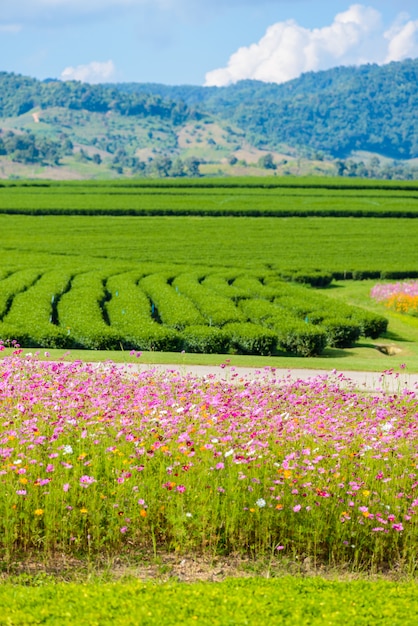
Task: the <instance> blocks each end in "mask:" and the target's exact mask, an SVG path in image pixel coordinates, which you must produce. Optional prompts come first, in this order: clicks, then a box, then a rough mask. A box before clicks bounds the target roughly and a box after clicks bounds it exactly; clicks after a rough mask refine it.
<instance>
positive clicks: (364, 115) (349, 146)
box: [0, 59, 418, 177]
mask: <svg viewBox="0 0 418 626" xmlns="http://www.w3.org/2000/svg"><path fill="white" fill-rule="evenodd" d="M417 110H418V60H417V59H415V60H407V61H403V62H398V63H390V64H388V65H384V66H378V65H364V66H361V67H340V68H334V69H331V70H327V71H322V72H310V73H307V74H303V75H302V76H301V77H299V78H297V79H295V80H292V81H289V82H287V83H284V84H281V85H277V84H269V83H262V82H259V81H252V80H247V81H241V82H239V83H237V84H235V85H231V86H229V87H198V86H187V85H183V86H174V87H173V86H167V85H159V84H138V83H122V84H103V85H89V84H86V83H80V82H74V81H70V82H62V81H59V80H55V79H48V80H45V81H39V80H36V79H33V78H28V77H23V76H17V75H14V74H9V73H5V72H3V73H0V159H3V160H4V159H9V160H10V159H11V160H12V161H13V162H19V163H23V164H28V163H31V164H34V163H38V164H41V165H42V166H52V167H59V166H62V165H63V163H64V164H65V163H69V162H70V161H71V159H76V160H77V162H78V163H79V164H80V163H85V164H86V163H90V165H91V166H92V167H93V166H95V167H96V168H97V167H100V168H101V169H103V167H104V165H106V167H108V168H109V167H110V168H111V169H113V171H114V173H117V174H122V173H128V172H127V168H128V169H129V173H132V174H141V173H142V174H153V175H157V176H161V175H162V176H167V175H184V174H186V173H188V174H190V173H192V172H194V173H197V172H198V167H197V165H196V164H199V163H201V164H202V163H207V164H211V163H212V164H218V165H220V164H222V163H223V164H225V163H227V164H229V165H231V166H233V165H234V164H235V163H237V162H238V163H241V164H242V166H247V165H248V163H247V162H246V160H245V159H246V158H247V160H248V158H250V157H251V158H252V162H253V163H255V162H256V161H257V159H258V160H259V161H260V163H259V166H261V167H271V168H273V169H274V168H276V167H277V165H280V164H281V165H282V166H283V169H282V171H281V172H280V173H293V172H291V171H288V170H289V164H288V158H287V157H286V155H291V157H292V158H295V159H299V160H300V159H301V158H305V159H311V160H314V159H317V160H318V159H319V160H320V161H321V162H324V161H326V162H327V163H328V164H330V165H329V167H331V166H332V167H334V169H335V171H336V173H346V174H347V173H348V175H372V174H370V170H367V169H364V167H360V168H359V167H358V163H357V164H356V163H355V162H351V161H349V164H348V165H347V160H349V159H351V157H352V156H353V154H356V153H359V152H367V153H372V154H374V155H376V156H375V157H374V158H375V159H377V160H379V159H383V161H385V162H386V160H388V159H389V160H392V161H393V160H397V161H399V162H401V163H406V162H407V161H408V160H411V159H415V158H418V118H417V113H416V112H417ZM270 152H271V153H272V155H273V156H272V157H271V155H269V153H270ZM248 155H249V156H248ZM283 156H284V157H286V158H283ZM265 157H268V158H267V159H266V158H265ZM350 163H351V165H350ZM363 165H364V164H363ZM392 166H393V167H395V166H396V167H398V165H396V164H395V165H394V164H393V163H392V165H391V167H392ZM79 167H82V166H81V165H79ZM402 167H403V165H402ZM408 167H409V166H408ZM286 168H287V169H286ZM317 169H318V168H317ZM319 169H320V168H319ZM398 169H399V167H398ZM3 170H4V168H3ZM86 171H87V170H86ZM214 171H216V170H214ZM402 171H403V170H402ZM8 172H9V170H8V169H7V167H6V169H5V170H4V172H3V173H4V176H6V175H7V173H8ZM368 172H369V173H368ZM96 173H97V172H96V171H94V172H93V170H92V171H91V175H95V174H96ZM86 175H89V174H88V172H87V174H86ZM384 175H385V176H386V177H390V176H391V174H390V173H387V172H386V174H384Z"/></svg>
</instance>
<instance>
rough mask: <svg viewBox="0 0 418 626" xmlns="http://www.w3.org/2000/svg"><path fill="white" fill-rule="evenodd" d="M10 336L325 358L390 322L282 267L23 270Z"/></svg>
mask: <svg viewBox="0 0 418 626" xmlns="http://www.w3.org/2000/svg"><path fill="white" fill-rule="evenodd" d="M0 278H1V280H0V337H1V338H2V339H3V340H12V339H16V340H17V341H18V342H19V343H20V344H21V345H22V346H31V347H36V346H40V347H81V348H90V349H121V348H123V349H139V350H165V351H176V350H185V351H187V352H207V353H228V352H238V353H244V354H261V355H265V354H272V353H275V352H276V351H278V350H279V351H284V352H287V353H291V354H297V355H301V356H311V355H315V354H320V353H321V352H322V351H323V350H324V348H325V347H326V346H334V347H340V348H345V347H349V346H351V345H353V343H354V342H355V341H356V340H357V339H358V338H359V337H360V335H364V336H367V337H372V338H376V337H378V336H379V335H381V334H382V333H384V332H385V331H386V329H387V320H386V319H385V318H384V317H382V316H379V315H375V314H372V313H369V312H367V311H365V310H363V309H360V308H358V307H353V306H348V305H344V304H341V303H339V302H337V301H336V300H334V299H333V298H331V297H329V296H327V295H325V293H324V292H318V291H317V290H315V289H313V288H309V287H303V286H298V285H294V284H289V283H285V282H283V281H281V280H279V279H278V278H277V274H276V273H274V272H270V273H266V274H263V275H260V274H256V273H249V272H247V273H238V274H237V273H235V274H234V273H233V272H232V271H231V270H229V271H228V270H225V271H223V272H219V271H218V272H214V271H213V270H207V271H206V272H202V271H200V272H196V271H195V272H191V271H190V272H182V273H180V274H178V273H176V268H174V267H173V268H172V269H171V270H169V269H168V268H165V269H164V270H163V271H160V272H157V273H147V271H146V267H145V266H144V268H143V269H142V271H141V267H140V266H139V267H138V268H137V269H136V270H134V271H128V272H123V273H116V274H109V273H108V271H103V270H102V271H100V270H98V271H85V272H79V273H76V274H72V273H71V272H69V271H68V270H51V271H45V270H37V269H36V268H32V269H23V270H18V271H10V272H6V271H3V274H0Z"/></svg>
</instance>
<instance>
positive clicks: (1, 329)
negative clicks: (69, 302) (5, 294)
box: [0, 270, 71, 348]
mask: <svg viewBox="0 0 418 626" xmlns="http://www.w3.org/2000/svg"><path fill="white" fill-rule="evenodd" d="M10 278H11V279H12V285H13V286H12V289H13V290H15V289H16V288H17V287H18V283H17V282H16V278H17V277H16V275H12V276H11V277H10ZM70 281H71V276H70V274H69V273H68V272H66V271H59V270H53V271H50V272H46V273H45V274H43V275H42V276H40V277H39V279H38V280H37V281H36V282H35V283H34V284H32V285H28V286H27V288H24V289H23V290H22V291H20V292H19V291H18V292H15V291H14V297H13V299H12V300H11V304H10V309H9V311H8V313H7V314H6V315H5V316H4V317H3V323H2V324H0V336H1V337H2V338H3V339H9V340H11V339H15V340H17V341H18V342H19V343H20V344H21V345H29V346H31V347H45V348H48V347H65V346H66V345H67V344H68V340H67V334H66V333H65V331H64V329H63V328H62V327H59V326H58V319H57V305H58V302H59V300H60V298H61V297H62V295H63V293H65V292H66V291H67V289H68V288H69V286H70ZM5 282H6V281H1V282H0V293H1V291H2V289H1V288H2V287H3V286H4V283H5ZM12 289H11V290H10V292H11V291H12Z"/></svg>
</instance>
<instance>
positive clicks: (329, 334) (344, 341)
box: [321, 318, 361, 348]
mask: <svg viewBox="0 0 418 626" xmlns="http://www.w3.org/2000/svg"><path fill="white" fill-rule="evenodd" d="M321 327H322V328H323V329H324V330H325V333H326V338H327V344H328V345H329V346H332V347H333V348H351V347H352V346H353V345H354V344H355V342H356V341H357V340H358V338H359V337H360V334H361V328H360V325H359V324H356V323H355V322H354V320H346V319H336V318H332V319H324V320H323V321H322V324H321Z"/></svg>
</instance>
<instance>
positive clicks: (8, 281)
mask: <svg viewBox="0 0 418 626" xmlns="http://www.w3.org/2000/svg"><path fill="white" fill-rule="evenodd" d="M5 275H6V277H5V278H4V279H3V280H1V281H0V320H2V319H3V318H4V317H5V316H6V315H7V313H8V311H9V309H10V307H11V304H12V302H13V299H14V298H15V296H16V295H17V294H18V293H20V292H21V291H25V290H26V289H28V288H29V287H30V286H31V285H33V284H34V283H35V282H36V281H37V280H38V279H39V278H40V277H41V275H42V272H40V271H39V270H36V269H35V270H33V269H27V270H20V271H17V272H13V273H12V274H10V275H9V276H7V274H6V273H5Z"/></svg>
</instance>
